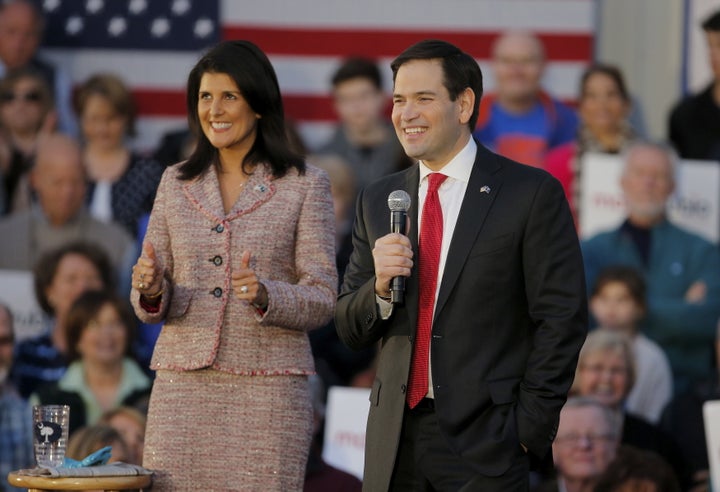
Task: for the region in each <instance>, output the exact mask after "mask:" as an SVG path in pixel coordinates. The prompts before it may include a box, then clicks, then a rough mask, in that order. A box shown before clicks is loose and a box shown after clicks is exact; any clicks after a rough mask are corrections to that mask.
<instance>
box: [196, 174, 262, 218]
mask: <svg viewBox="0 0 720 492" xmlns="http://www.w3.org/2000/svg"><path fill="white" fill-rule="evenodd" d="M183 191H184V193H185V196H186V197H187V198H188V200H189V201H190V202H191V203H192V204H193V206H195V207H196V208H197V209H198V210H199V211H200V212H201V213H202V214H203V215H205V216H207V217H208V218H209V219H210V220H211V221H212V222H213V223H220V222H223V221H225V220H233V219H235V218H236V217H238V216H240V215H243V214H245V213H248V212H251V211H252V210H254V209H255V208H257V207H258V206H260V204H262V203H264V202H266V201H268V200H269V199H270V197H272V196H273V195H274V194H275V185H274V184H273V182H272V176H271V175H270V174H268V172H267V170H266V168H265V166H262V165H259V166H257V168H256V170H255V172H253V174H252V175H251V176H250V177H249V178H248V180H247V182H246V183H245V187H244V189H243V191H242V192H241V193H240V195H239V196H238V200H237V202H235V204H234V205H233V207H232V209H231V210H230V212H229V213H228V214H227V215H226V214H225V211H224V207H223V203H222V196H221V195H220V184H219V182H218V177H217V170H216V169H215V166H210V167H209V168H208V170H207V171H206V172H205V173H204V174H203V175H202V176H200V177H198V178H196V179H194V180H192V181H190V182H188V183H186V184H185V185H184V186H183Z"/></svg>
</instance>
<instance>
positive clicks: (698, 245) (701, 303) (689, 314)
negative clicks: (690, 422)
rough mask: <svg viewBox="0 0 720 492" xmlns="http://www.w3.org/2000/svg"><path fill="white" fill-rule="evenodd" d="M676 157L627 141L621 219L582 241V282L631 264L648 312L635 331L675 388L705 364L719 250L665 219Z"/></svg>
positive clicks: (719, 283) (717, 291) (719, 278)
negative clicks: (654, 351) (652, 346)
mask: <svg viewBox="0 0 720 492" xmlns="http://www.w3.org/2000/svg"><path fill="white" fill-rule="evenodd" d="M675 160H676V158H675V155H674V153H673V152H672V150H670V149H669V148H667V147H665V146H662V145H658V144H653V143H647V142H643V143H638V144H635V145H634V146H632V147H631V148H630V149H629V150H628V152H627V154H626V157H625V167H624V170H623V173H622V177H621V181H620V185H621V188H622V191H623V194H624V196H625V204H626V209H627V218H626V220H625V221H624V222H623V223H622V224H621V225H620V226H619V227H617V228H615V229H613V230H610V231H607V232H602V233H600V234H598V235H596V236H594V237H592V238H590V239H589V240H587V241H585V242H584V244H583V245H582V247H583V257H584V260H585V271H586V279H587V282H588V285H593V284H594V282H595V279H596V278H597V275H598V272H599V271H600V270H601V269H603V268H604V267H606V266H609V265H627V266H631V267H634V268H637V269H638V270H639V271H641V272H642V273H643V275H644V276H645V282H646V284H647V286H648V291H647V297H648V310H647V316H646V319H645V321H644V323H643V327H642V329H643V332H644V333H645V334H646V335H647V336H648V337H650V338H652V339H654V340H655V341H656V342H657V343H658V344H659V345H660V346H661V347H662V348H663V350H665V352H666V354H667V356H668V359H669V361H670V365H671V367H672V370H673V377H674V388H675V392H676V393H678V392H680V391H683V390H684V389H685V388H687V387H688V385H689V384H690V383H692V382H693V381H695V380H697V379H698V378H702V377H704V376H706V375H707V373H708V370H709V369H710V367H711V362H712V353H711V348H712V343H713V340H714V336H715V323H716V321H717V320H718V318H719V317H720V251H719V250H718V248H717V246H716V245H714V244H712V243H710V242H709V241H706V240H705V239H703V238H701V237H700V236H697V235H695V234H693V233H691V232H689V231H687V230H685V229H683V228H681V227H679V226H677V225H675V224H673V223H672V222H670V221H669V220H668V218H667V214H666V205H667V202H668V199H669V197H670V195H671V194H672V192H673V190H674V187H675V178H674V166H675Z"/></svg>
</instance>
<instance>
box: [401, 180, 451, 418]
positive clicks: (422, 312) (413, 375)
mask: <svg viewBox="0 0 720 492" xmlns="http://www.w3.org/2000/svg"><path fill="white" fill-rule="evenodd" d="M446 178H447V176H445V175H444V174H440V173H431V174H429V175H428V190H427V195H426V197H425V204H424V205H423V212H422V221H421V224H420V240H419V241H418V249H419V250H420V251H419V259H418V282H419V284H420V297H419V299H418V323H417V332H416V333H415V348H414V350H413V354H412V364H411V366H410V379H409V381H408V393H407V403H408V406H409V407H410V408H415V406H416V405H417V404H418V403H420V400H422V399H423V398H424V397H425V395H426V394H427V390H428V363H429V360H428V359H429V355H430V332H431V331H432V320H433V311H434V310H435V288H436V286H437V278H438V267H439V263H440V247H441V246H442V235H443V215H442V208H441V207H440V197H439V196H438V192H437V190H438V188H439V187H440V185H441V184H442V182H443V181H445V179H446Z"/></svg>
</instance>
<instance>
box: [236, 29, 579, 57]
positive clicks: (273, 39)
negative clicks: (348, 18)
mask: <svg viewBox="0 0 720 492" xmlns="http://www.w3.org/2000/svg"><path fill="white" fill-rule="evenodd" d="M499 34H500V33H499V32H488V31H482V32H477V31H465V32H463V31H432V30H422V31H413V30H403V31H400V30H398V29H394V30H392V31H389V30H388V31H384V30H369V29H365V30H364V29H343V30H333V29H298V28H286V27H283V28H278V27H270V26H263V27H259V26H242V25H231V26H225V27H224V29H223V38H224V39H247V40H250V41H252V42H254V43H256V44H257V45H258V46H260V48H262V50H263V51H265V52H266V53H267V54H269V55H299V56H337V57H346V56H349V55H359V56H367V57H370V58H381V57H384V58H393V57H395V56H397V55H399V54H400V53H401V52H402V51H403V50H404V49H405V48H407V47H408V46H410V45H411V44H413V43H416V42H418V41H421V40H423V39H430V38H434V39H443V40H445V41H448V42H450V43H452V44H454V45H456V46H458V47H459V48H461V49H462V50H464V51H466V52H468V53H470V54H471V55H472V56H474V57H475V58H478V59H487V58H490V55H491V50H492V43H493V41H494V40H495V38H496V37H497V36H498V35H499ZM539 37H540V39H541V40H542V42H543V44H544V45H545V52H546V54H547V57H548V59H550V60H566V61H587V60H590V59H592V56H593V34H592V33H591V32H588V33H586V34H567V33H539Z"/></svg>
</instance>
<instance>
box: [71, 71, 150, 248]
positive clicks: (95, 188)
mask: <svg viewBox="0 0 720 492" xmlns="http://www.w3.org/2000/svg"><path fill="white" fill-rule="evenodd" d="M76 103H77V104H76V111H77V114H78V116H79V118H80V130H81V133H82V138H83V141H84V150H83V161H84V163H85V167H86V169H87V174H88V177H89V179H90V183H91V186H90V189H89V194H90V212H91V213H92V215H93V216H94V217H96V218H98V219H101V220H105V221H110V220H112V221H115V222H117V223H118V224H121V225H122V226H124V227H125V228H126V229H127V230H128V232H129V233H130V235H131V236H132V237H136V236H137V234H138V227H137V223H138V219H139V218H140V217H141V216H142V215H143V214H146V213H148V212H149V211H150V209H151V208H152V204H153V200H154V199H155V191H156V190H157V185H158V183H159V182H160V176H162V172H163V170H164V166H162V165H160V164H159V163H158V162H157V161H155V160H152V159H146V158H143V157H141V156H140V155H138V154H136V153H134V152H132V151H131V150H130V149H129V148H128V147H127V145H126V140H127V138H129V137H130V136H132V135H134V133H135V106H134V103H133V99H132V94H131V93H130V91H129V90H128V88H127V87H126V86H125V84H124V83H123V82H122V80H120V79H119V78H118V77H116V76H115V75H110V74H98V75H94V76H92V77H90V78H89V79H88V80H87V81H86V82H85V83H84V84H83V85H82V86H81V87H80V89H79V90H78V93H77V100H76Z"/></svg>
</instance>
